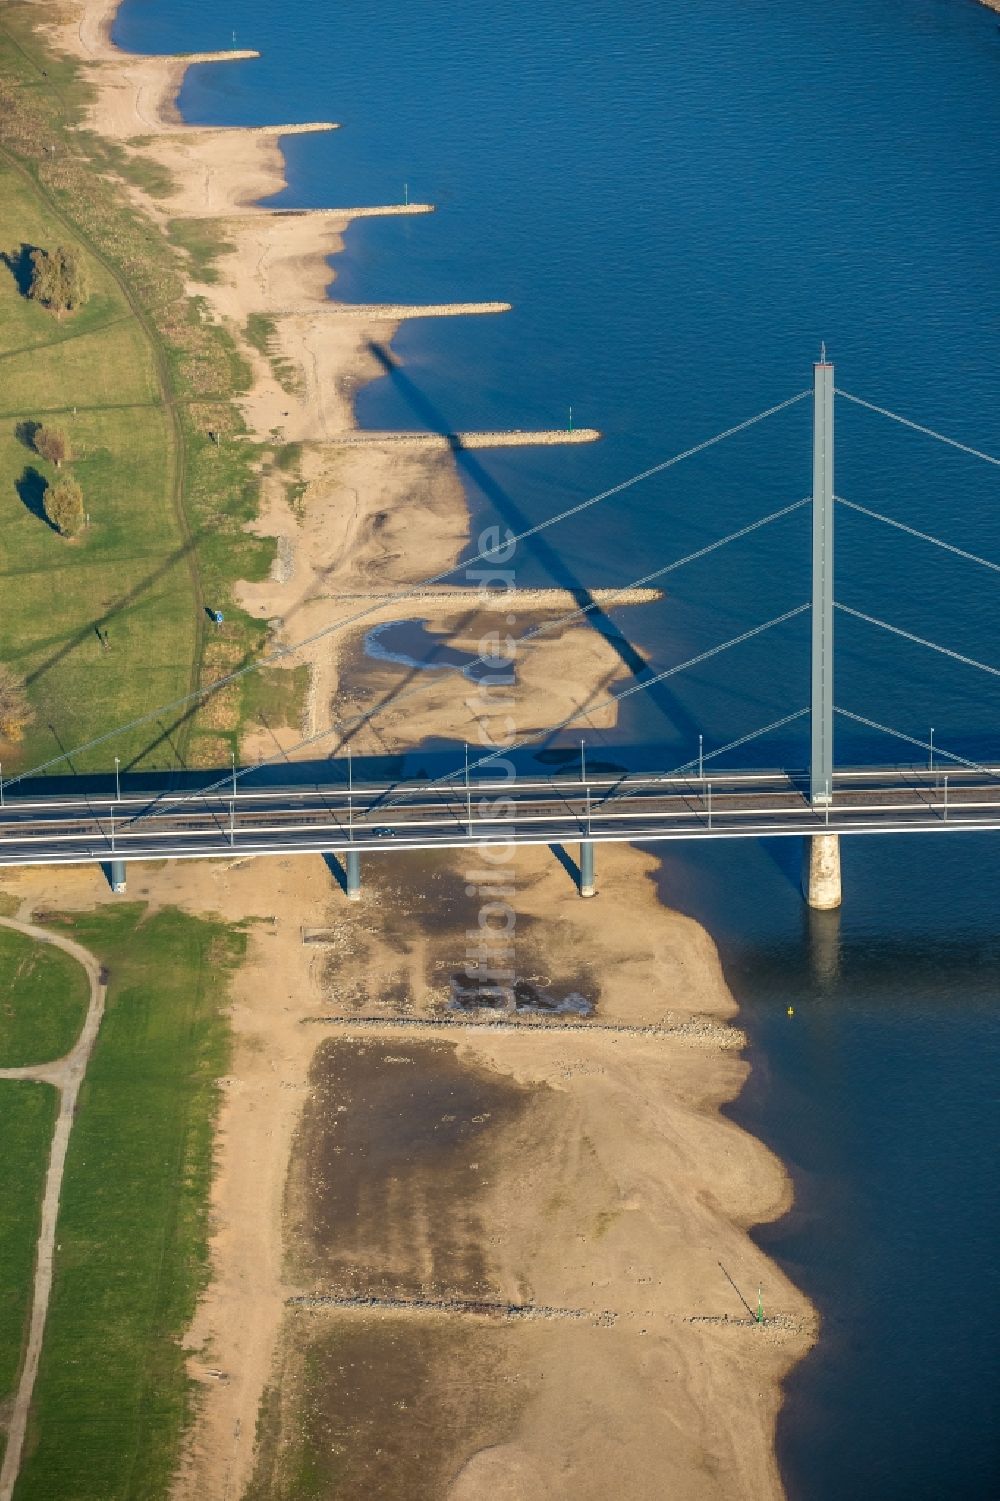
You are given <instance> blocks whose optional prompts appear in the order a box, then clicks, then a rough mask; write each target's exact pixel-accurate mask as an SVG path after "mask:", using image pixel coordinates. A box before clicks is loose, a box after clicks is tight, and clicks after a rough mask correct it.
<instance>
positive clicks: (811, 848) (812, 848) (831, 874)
mask: <svg viewBox="0 0 1000 1501" xmlns="http://www.w3.org/2000/svg"><path fill="white" fill-rule="evenodd" d="M802 891H803V894H804V895H805V899H806V901H807V902H808V903H809V905H810V907H815V908H816V910H817V912H830V911H832V909H833V908H834V907H839V906H840V903H841V899H842V893H841V886H840V835H839V834H813V835H812V837H811V838H809V839H807V840H806V848H805V859H804V861H803V868H802Z"/></svg>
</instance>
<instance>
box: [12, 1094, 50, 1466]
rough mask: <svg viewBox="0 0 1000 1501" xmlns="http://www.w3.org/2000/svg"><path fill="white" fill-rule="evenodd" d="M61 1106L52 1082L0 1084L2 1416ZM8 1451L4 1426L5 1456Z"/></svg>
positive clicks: (24, 1318) (23, 1327)
mask: <svg viewBox="0 0 1000 1501" xmlns="http://www.w3.org/2000/svg"><path fill="white" fill-rule="evenodd" d="M58 1106H59V1098H58V1095H57V1094H56V1091H55V1090H54V1089H53V1088H51V1086H50V1085H48V1084H29V1083H24V1082H20V1081H19V1082H16V1083H15V1082H14V1081H13V1080H10V1079H4V1080H2V1081H0V1141H2V1142H3V1158H4V1165H3V1193H2V1194H0V1412H2V1410H3V1408H4V1406H5V1404H6V1403H7V1401H8V1399H9V1398H11V1397H12V1396H13V1393H14V1387H15V1384H16V1382H17V1373H18V1369H19V1367H20V1364H21V1354H22V1350H23V1346H24V1339H25V1335H26V1333H27V1323H28V1310H29V1308H30V1307H31V1279H32V1274H33V1271H34V1265H35V1242H36V1241H37V1239H38V1226H39V1216H40V1208H41V1199H42V1188H43V1185H44V1182H45V1165H46V1163H47V1161H48V1156H49V1143H50V1142H51V1140H52V1128H53V1126H54V1125H55V1119H56V1111H57V1109H58ZM3 1450H4V1435H3V1431H2V1428H0V1458H2V1456H3Z"/></svg>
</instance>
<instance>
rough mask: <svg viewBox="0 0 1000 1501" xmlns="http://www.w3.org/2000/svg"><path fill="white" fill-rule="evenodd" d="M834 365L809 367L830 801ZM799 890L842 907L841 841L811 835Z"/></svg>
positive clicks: (820, 757)
mask: <svg viewBox="0 0 1000 1501" xmlns="http://www.w3.org/2000/svg"><path fill="white" fill-rule="evenodd" d="M833 509H834V498H833V364H832V362H831V361H830V360H828V359H827V357H826V346H825V345H824V346H823V349H822V352H821V354H820V358H819V360H818V361H817V362H816V364H815V365H814V366H813V490H812V518H813V519H812V699H811V707H810V721H811V736H810V741H811V743H810V756H809V795H810V798H811V801H812V803H813V806H814V807H825V808H829V806H830V804H831V803H832V801H833V664H834V654H833ZM802 884H803V888H804V891H805V897H806V900H807V902H808V903H809V905H810V907H818V908H820V909H830V908H832V907H839V906H840V901H841V881H840V838H839V835H837V834H816V835H814V836H813V837H812V838H811V839H810V840H809V842H808V845H807V848H806V859H805V867H804V870H803V882H802Z"/></svg>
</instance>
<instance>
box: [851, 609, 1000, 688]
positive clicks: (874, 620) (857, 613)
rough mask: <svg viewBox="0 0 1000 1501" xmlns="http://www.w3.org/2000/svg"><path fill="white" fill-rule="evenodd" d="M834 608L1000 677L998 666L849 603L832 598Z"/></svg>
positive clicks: (954, 660)
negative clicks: (853, 608)
mask: <svg viewBox="0 0 1000 1501" xmlns="http://www.w3.org/2000/svg"><path fill="white" fill-rule="evenodd" d="M834 608H835V609H837V610H841V611H843V613H844V614H845V615H853V616H854V618H855V620H864V621H866V622H867V624H868V625H877V626H880V627H881V629H882V630H883V631H889V632H890V633H891V634H892V635H893V636H902V637H903V639H904V641H912V642H914V643H915V645H917V646H926V647H929V648H930V650H931V651H936V652H940V653H941V655H942V656H943V657H951V659H952V661H953V662H961V663H963V664H964V665H965V666H966V667H978V668H979V671H980V672H988V673H989V674H990V676H991V677H995V678H1000V667H991V666H990V664H989V663H988V662H977V660H976V658H975V657H965V656H963V655H962V653H961V652H960V651H952V650H951V648H950V647H949V646H939V645H938V643H937V642H936V641H928V640H927V639H926V638H925V637H923V636H915V635H914V634H913V632H912V631H904V630H903V628H902V626H899V625H890V624H889V622H888V621H887V620H879V618H878V616H877V615H865V614H864V612H863V611H862V610H852V609H851V607H850V605H842V604H840V603H839V602H838V601H837V600H834Z"/></svg>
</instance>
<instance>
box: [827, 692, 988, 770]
mask: <svg viewBox="0 0 1000 1501" xmlns="http://www.w3.org/2000/svg"><path fill="white" fill-rule="evenodd" d="M833 712H834V713H835V714H839V715H840V716H841V718H842V719H852V720H853V721H854V723H855V724H863V725H865V726H866V727H867V728H868V729H869V730H881V732H882V733H883V735H894V736H895V737H896V739H897V740H905V741H906V742H907V744H908V745H916V746H918V747H919V749H920V750H925V751H928V752H929V753H930V754H931V755H932V756H944V757H945V758H946V760H948V761H956V762H958V764H959V765H960V766H967V767H968V768H969V770H970V771H981V772H982V773H983V775H984V776H987V777H992V778H993V779H994V780H1000V773H998V772H997V770H996V768H995V767H992V766H984V765H983V764H982V762H980V761H970V760H969V758H968V757H967V756H959V755H957V754H956V752H955V751H949V750H945V749H944V747H943V746H940V745H937V744H934V745H932V744H931V742H930V741H929V740H920V739H918V738H917V736H916V735H907V734H905V733H904V731H903V730H896V729H893V727H892V725H889V724H879V722H878V720H877V719H866V718H865V716H864V715H863V714H852V713H851V711H850V709H840V708H838V707H837V705H836V704H834V707H833Z"/></svg>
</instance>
